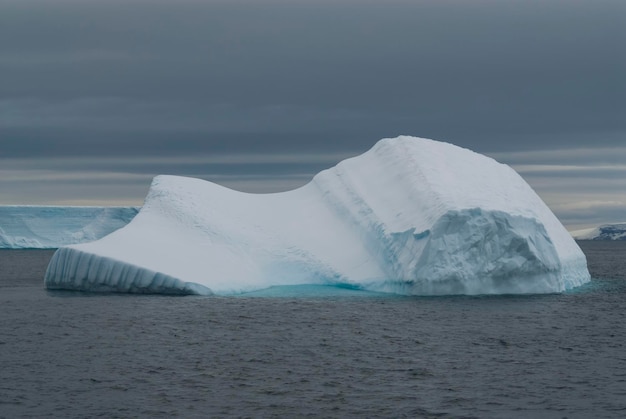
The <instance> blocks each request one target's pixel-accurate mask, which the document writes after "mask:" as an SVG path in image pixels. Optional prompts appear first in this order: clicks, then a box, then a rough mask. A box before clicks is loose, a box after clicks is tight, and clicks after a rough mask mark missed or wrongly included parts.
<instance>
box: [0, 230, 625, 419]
mask: <svg viewBox="0 0 626 419" xmlns="http://www.w3.org/2000/svg"><path fill="white" fill-rule="evenodd" d="M580 245H581V247H582V248H583V250H584V251H585V253H586V255H587V258H588V261H589V267H590V271H591V273H592V276H593V281H592V282H591V283H590V284H589V285H587V286H585V287H582V288H580V289H577V290H575V291H573V292H568V293H565V294H554V295H528V296H491V297H436V298H409V297H394V296H381V295H377V294H370V293H364V292H360V291H356V290H346V289H329V288H324V287H322V288H319V287H318V288H315V287H312V288H303V289H282V290H281V289H272V290H268V291H267V292H264V293H259V294H257V295H255V296H241V297H231V298H218V297H193V296H188V297H164V296H145V295H140V296H136V295H92V294H83V293H72V292H58V291H57V292H50V291H46V290H44V288H43V284H42V277H43V273H44V271H45V267H46V265H47V262H48V260H49V258H50V256H51V255H52V252H51V251H41V250H19V251H18V250H3V251H0V417H2V418H17V417H64V418H83V417H97V416H100V417H107V418H109V417H141V418H143V417H145V418H153V417H172V416H174V417H184V418H194V417H198V418H200V417H307V416H310V417H359V418H360V417H423V418H473V417H475V418H623V417H626V333H625V332H626V242H621V243H619V242H581V243H580Z"/></svg>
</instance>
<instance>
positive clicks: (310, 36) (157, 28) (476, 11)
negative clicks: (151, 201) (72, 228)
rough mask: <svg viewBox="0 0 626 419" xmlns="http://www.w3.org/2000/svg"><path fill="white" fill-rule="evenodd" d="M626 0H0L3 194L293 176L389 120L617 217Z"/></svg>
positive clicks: (103, 193)
mask: <svg viewBox="0 0 626 419" xmlns="http://www.w3.org/2000/svg"><path fill="white" fill-rule="evenodd" d="M625 75H626V1H624V0H590V1H581V0H563V1H559V0H518V1H516V0H456V1H448V0H427V1H421V0H414V1H409V0H385V1H380V0H379V1H368V0H332V1H330V0H328V1H326V0H204V1H200V0H171V1H165V0H123V1H122V0H120V1H117V0H106V1H104V0H54V1H50V0H0V205H6V204H62V205H65V204H83V205H97V204H105V205H127V204H136V205H139V204H141V202H142V200H143V198H144V196H145V194H146V192H147V189H148V187H149V184H150V180H151V178H152V177H153V176H154V175H156V174H160V173H167V174H178V175H187V176H194V177H201V178H204V179H208V180H211V181H215V182H218V183H220V184H223V185H225V186H229V187H233V188H235V189H239V190H245V191H249V192H268V191H278V190H286V189H289V188H293V187H296V186H299V185H302V184H304V183H305V182H307V181H308V180H309V179H310V178H311V177H312V175H314V174H315V173H316V172H318V171H319V170H321V169H323V168H326V167H329V166H332V165H334V164H335V163H337V162H338V161H339V160H341V159H343V158H345V157H348V156H352V155H356V154H359V153H361V152H363V151H365V150H367V149H369V148H370V147H371V146H372V145H373V144H374V143H375V142H376V141H377V140H379V139H381V138H385V137H393V136H397V135H399V134H407V135H415V136H421V137H427V138H433V139H438V140H443V141H448V142H451V143H454V144H457V145H460V146H464V147H468V148H471V149H473V150H475V151H477V152H481V153H485V154H488V155H491V156H493V157H495V158H497V159H498V160H499V161H501V162H504V163H508V164H511V165H512V166H513V167H514V168H515V169H516V170H518V172H520V174H521V175H522V176H523V177H524V178H525V179H526V180H527V181H528V182H529V183H530V184H531V186H533V187H534V188H535V190H536V191H537V192H538V193H539V194H540V196H542V198H543V199H544V200H545V201H546V202H547V203H548V205H549V206H550V207H551V208H552V210H553V211H554V212H555V213H556V215H557V216H558V217H559V218H560V219H561V221H562V222H563V223H564V224H565V225H566V226H567V227H568V228H570V229H572V228H577V227H584V226H588V225H594V224H598V223H602V222H611V221H626V77H625Z"/></svg>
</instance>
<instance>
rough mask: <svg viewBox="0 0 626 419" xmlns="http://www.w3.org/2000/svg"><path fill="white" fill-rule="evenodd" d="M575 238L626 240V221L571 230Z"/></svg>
mask: <svg viewBox="0 0 626 419" xmlns="http://www.w3.org/2000/svg"><path fill="white" fill-rule="evenodd" d="M570 234H571V235H572V237H574V239H575V240H619V241H623V240H626V223H613V224H602V225H599V226H598V227H594V228H588V229H584V230H576V231H572V232H570Z"/></svg>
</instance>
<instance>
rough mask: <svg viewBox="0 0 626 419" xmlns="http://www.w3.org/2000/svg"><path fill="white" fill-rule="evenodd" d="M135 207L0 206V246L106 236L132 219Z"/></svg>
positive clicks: (52, 244) (47, 245) (52, 245)
mask: <svg viewBox="0 0 626 419" xmlns="http://www.w3.org/2000/svg"><path fill="white" fill-rule="evenodd" d="M138 211H139V208H136V207H76V206H35V205H32V206H31V205H3V206H0V249H56V248H57V247H61V246H66V245H69V244H76V243H84V242H88V241H93V240H97V239H100V238H102V237H104V236H106V235H107V234H109V233H112V232H113V231H115V230H117V229H119V228H121V227H124V226H125V225H126V224H128V223H129V222H130V220H132V219H133V217H134V216H135V215H137V212H138Z"/></svg>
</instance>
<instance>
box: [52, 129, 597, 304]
mask: <svg viewBox="0 0 626 419" xmlns="http://www.w3.org/2000/svg"><path fill="white" fill-rule="evenodd" d="M588 280H589V272H588V270H587V263H586V260H585V256H584V255H583V253H582V252H581V250H580V248H579V247H578V246H577V245H576V243H575V241H574V240H573V239H572V238H571V236H570V235H569V233H568V232H567V231H566V230H565V228H564V227H563V226H562V225H561V223H560V222H559V221H558V220H557V218H556V217H555V216H554V214H552V212H551V211H550V210H549V209H548V207H547V206H546V205H545V204H544V203H543V201H542V200H541V199H540V198H539V197H538V196H537V195H536V194H535V192H534V191H533V190H532V189H531V188H530V186H528V184H527V183H526V182H525V181H524V180H523V179H522V178H521V177H520V176H519V175H518V174H517V173H516V172H515V171H513V170H512V169H511V168H510V167H508V166H506V165H502V164H500V163H498V162H496V161H495V160H493V159H491V158H488V157H485V156H483V155H480V154H477V153H474V152H472V151H470V150H467V149H463V148H460V147H457V146H454V145H451V144H447V143H443V142H437V141H432V140H426V139H421V138H414V137H398V138H394V139H384V140H381V141H379V142H378V143H377V144H376V145H375V146H374V147H373V148H372V149H371V150H369V151H368V152H366V153H364V154H362V155H360V156H358V157H354V158H351V159H347V160H344V161H342V162H340V163H339V164H338V165H337V166H335V167H333V168H331V169H328V170H325V171H322V172H321V173H319V174H318V175H316V176H315V177H314V178H313V180H312V181H311V182H310V183H308V184H307V185H305V186H303V187H301V188H299V189H296V190H293V191H288V192H283V193H276V194H248V193H242V192H237V191H233V190H230V189H227V188H224V187H221V186H219V185H216V184H214V183H211V182H206V181H203V180H199V179H191V178H183V177H175V176H157V177H156V178H155V179H154V181H153V183H152V186H151V188H150V191H149V193H148V196H147V197H146V200H145V204H144V206H143V207H142V209H141V211H140V213H139V214H138V215H137V216H136V217H135V218H134V219H133V221H132V222H131V223H129V224H128V225H127V226H125V227H124V228H122V229H120V230H118V231H116V232H114V233H112V234H110V235H108V236H106V237H104V238H103V239H101V240H98V241H95V242H92V243H87V244H80V245H72V246H67V247H65V248H62V249H60V250H59V251H58V252H57V253H56V254H55V255H54V257H53V258H52V260H51V262H50V266H49V267H48V271H47V272H46V277H45V284H46V286H47V287H48V288H51V289H73V290H87V291H116V292H159V293H175V294H179V293H183V294H184V293H193V294H211V293H215V294H232V293H240V292H246V291H254V290H259V289H263V288H267V287H270V286H276V285H297V284H336V285H342V286H350V287H356V288H362V289H367V290H372V291H383V292H392V293H400V294H413V295H440V294H494V293H550V292H560V291H563V290H566V289H568V288H573V287H576V286H578V285H581V284H583V283H584V282H586V281H588Z"/></svg>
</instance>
